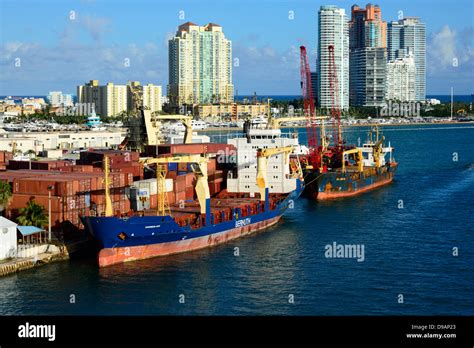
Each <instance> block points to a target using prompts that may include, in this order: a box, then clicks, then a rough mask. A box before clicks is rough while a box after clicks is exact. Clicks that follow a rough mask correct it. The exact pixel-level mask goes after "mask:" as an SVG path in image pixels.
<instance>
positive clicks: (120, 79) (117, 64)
mask: <svg viewBox="0 0 474 348" xmlns="http://www.w3.org/2000/svg"><path fill="white" fill-rule="evenodd" d="M354 3H357V4H359V6H361V7H365V5H366V3H367V2H356V1H351V2H347V1H308V0H293V1H290V0H262V1H250V0H249V1H247V0H241V1H230V0H220V1H207V0H204V1H202V0H192V1H189V0H188V1H171V0H167V1H164V0H160V1H151V0H128V1H124V0H118V1H112V0H95V1H93V0H75V1H64V0H63V1H61V0H46V1H33V0H29V1H27V0H0V73H1V74H0V95H28V94H29V95H44V94H47V93H48V92H49V91H51V90H62V91H63V92H65V93H73V94H75V89H76V86H77V85H78V84H82V83H84V82H86V81H88V80H90V79H99V80H100V81H101V82H104V83H105V82H108V81H111V82H115V83H121V84H122V83H125V82H126V81H128V80H139V81H141V82H142V83H154V84H158V85H162V86H163V87H164V90H166V84H167V82H168V61H167V57H168V50H167V39H168V38H169V37H170V36H171V35H173V34H174V33H175V31H176V29H177V26H178V25H180V24H182V23H184V22H186V21H192V22H194V23H197V24H201V25H203V24H206V23H208V22H214V23H217V24H220V25H222V27H223V30H224V33H225V35H226V36H227V38H229V39H230V40H232V43H233V56H234V58H238V60H239V66H236V67H234V71H233V78H234V85H235V89H236V90H237V91H238V93H239V94H240V95H244V94H252V93H253V92H254V91H255V92H257V94H261V95H265V94H267V95H268V94H299V93H300V90H299V88H300V84H299V79H300V78H299V49H298V47H299V46H300V45H301V44H304V45H306V46H307V49H308V51H309V52H310V55H311V57H310V59H311V62H312V66H311V68H312V69H314V62H315V57H316V51H315V48H316V45H317V11H318V9H319V7H320V6H321V5H327V4H334V5H337V6H340V7H343V8H345V9H346V12H347V13H348V15H349V16H350V7H351V5H352V4H354ZM373 3H374V4H379V5H380V6H381V8H382V17H383V19H384V20H387V21H390V20H395V19H396V18H397V16H398V13H399V11H403V15H404V16H418V17H421V19H422V20H423V21H424V22H425V23H426V26H427V93H428V94H449V91H450V87H451V86H453V87H454V91H455V93H456V94H470V93H473V88H472V87H473V82H472V81H473V79H474V63H473V61H474V42H473V41H474V38H473V37H474V24H473V18H474V7H473V2H472V0H456V1H437V0H434V1H429V0H411V1H407V0H397V1H393V0H385V1H378V2H373ZM71 11H74V12H73V13H72V12H71ZM181 11H184V12H181ZM289 11H293V13H294V19H290V18H289ZM183 14H184V19H181V18H180V15H183ZM71 15H72V16H71ZM18 58H19V60H18ZM453 58H456V59H457V61H458V65H457V66H453ZM126 59H128V61H129V62H130V64H129V66H126V64H124V62H125V60H126ZM15 63H17V64H16V65H18V63H19V65H20V66H15Z"/></svg>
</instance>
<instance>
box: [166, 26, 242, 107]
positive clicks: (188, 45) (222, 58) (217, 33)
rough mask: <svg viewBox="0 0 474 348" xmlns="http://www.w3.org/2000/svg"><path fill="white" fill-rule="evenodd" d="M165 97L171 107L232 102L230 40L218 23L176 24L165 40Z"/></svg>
mask: <svg viewBox="0 0 474 348" xmlns="http://www.w3.org/2000/svg"><path fill="white" fill-rule="evenodd" d="M168 97H169V100H170V104H171V105H174V106H177V105H181V104H202V103H217V102H218V103H229V102H232V101H233V99H234V86H233V84H232V43H231V41H230V40H228V39H226V37H225V36H224V32H223V31H222V27H221V26H220V25H217V24H213V23H209V24H207V25H205V26H199V25H196V24H194V23H191V22H187V23H184V24H182V25H180V26H179V27H178V31H177V32H176V35H175V36H174V37H173V38H172V39H170V40H169V85H168Z"/></svg>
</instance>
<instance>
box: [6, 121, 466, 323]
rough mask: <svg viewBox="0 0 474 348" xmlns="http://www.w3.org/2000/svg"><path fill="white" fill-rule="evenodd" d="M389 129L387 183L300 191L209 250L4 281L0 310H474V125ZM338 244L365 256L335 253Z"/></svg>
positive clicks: (82, 262)
mask: <svg viewBox="0 0 474 348" xmlns="http://www.w3.org/2000/svg"><path fill="white" fill-rule="evenodd" d="M382 130H383V133H384V135H385V137H386V140H387V141H390V143H391V145H392V146H393V147H395V159H396V160H397V161H398V162H399V169H398V171H397V174H396V176H395V181H394V182H393V183H392V184H391V185H388V186H385V187H383V188H380V189H377V190H374V191H372V192H369V193H366V194H364V195H361V196H358V197H355V198H348V199H343V200H336V201H332V202H323V203H321V202H314V201H310V200H307V199H305V198H301V199H300V200H298V201H297V202H295V204H294V207H293V209H290V210H288V211H287V213H286V214H285V216H284V219H283V220H282V221H281V223H279V224H278V225H276V226H274V227H272V228H270V229H268V230H266V231H263V232H260V233H257V234H254V235H252V236H249V237H245V238H242V239H238V240H235V241H231V242H229V243H228V244H223V245H220V246H217V247H214V248H210V249H205V250H200V251H196V252H191V253H187V254H181V255H173V256H169V257H162V258H155V259H150V260H142V261H137V262H132V263H128V264H122V265H115V266H111V267H108V268H103V269H99V268H98V267H97V264H96V260H95V259H94V257H93V256H82V257H79V258H75V259H72V260H69V261H65V262H59V263H54V264H51V265H46V266H44V267H40V268H36V269H31V270H27V271H24V272H21V273H17V274H14V275H10V276H7V277H4V278H0V294H1V296H0V314H1V315H119V314H120V315H440V314H443V315H474V296H473V293H474V243H473V242H474V219H473V216H474V199H473V197H474V195H473V194H474V126H473V125H467V124H466V125H423V126H399V127H396V126H386V127H384V128H383V129H382ZM299 131H300V133H301V137H300V140H301V141H302V142H305V137H304V132H305V130H304V129H300V130H299ZM366 132H367V128H364V127H352V128H347V129H346V130H345V137H346V138H347V140H348V143H357V140H358V138H361V141H363V140H364V139H365V136H366ZM214 136H219V134H214ZM333 245H355V246H357V247H358V248H359V249H358V250H359V251H363V254H359V257H348V255H344V256H346V257H330V256H335V255H333V254H331V253H328V252H327V250H328V248H330V247H331V246H333ZM352 256H354V255H352Z"/></svg>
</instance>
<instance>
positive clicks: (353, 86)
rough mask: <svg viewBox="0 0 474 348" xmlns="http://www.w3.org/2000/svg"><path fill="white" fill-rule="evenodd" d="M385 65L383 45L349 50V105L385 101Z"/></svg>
mask: <svg viewBox="0 0 474 348" xmlns="http://www.w3.org/2000/svg"><path fill="white" fill-rule="evenodd" d="M386 67H387V50H386V49H385V47H365V48H359V49H356V50H354V51H353V52H351V57H350V72H351V73H350V100H351V105H357V106H381V105H383V104H384V103H385V95H386V91H385V89H386Z"/></svg>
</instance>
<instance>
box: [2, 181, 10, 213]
mask: <svg viewBox="0 0 474 348" xmlns="http://www.w3.org/2000/svg"><path fill="white" fill-rule="evenodd" d="M11 197H12V188H11V187H10V184H9V183H8V182H5V181H0V211H3V210H5V208H6V206H7V205H8V202H9V201H10V198H11Z"/></svg>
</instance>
